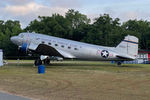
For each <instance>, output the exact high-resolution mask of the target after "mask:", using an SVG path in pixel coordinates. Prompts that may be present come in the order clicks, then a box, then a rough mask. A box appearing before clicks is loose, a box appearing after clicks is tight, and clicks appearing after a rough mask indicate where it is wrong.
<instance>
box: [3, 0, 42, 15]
mask: <svg viewBox="0 0 150 100" xmlns="http://www.w3.org/2000/svg"><path fill="white" fill-rule="evenodd" d="M43 7H44V6H43V5H39V4H36V3H34V2H31V3H29V4H26V5H15V6H14V5H13V6H6V8H5V11H6V12H8V13H12V14H13V15H26V14H28V13H31V12H34V11H37V10H39V9H40V8H43Z"/></svg>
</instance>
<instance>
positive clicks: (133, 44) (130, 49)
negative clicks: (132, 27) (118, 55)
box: [116, 35, 138, 57]
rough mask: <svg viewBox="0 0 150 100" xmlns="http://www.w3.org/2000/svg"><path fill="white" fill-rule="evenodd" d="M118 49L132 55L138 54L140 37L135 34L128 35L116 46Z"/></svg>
mask: <svg viewBox="0 0 150 100" xmlns="http://www.w3.org/2000/svg"><path fill="white" fill-rule="evenodd" d="M116 49H117V51H120V52H122V53H125V54H128V55H130V56H132V57H137V55H138V38H137V37H135V36H130V35H128V36H126V37H125V38H124V40H123V41H121V43H120V44H119V45H118V46H117V47H116Z"/></svg>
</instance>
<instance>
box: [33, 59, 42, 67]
mask: <svg viewBox="0 0 150 100" xmlns="http://www.w3.org/2000/svg"><path fill="white" fill-rule="evenodd" d="M34 65H35V66H38V65H42V60H40V59H37V60H35V62H34Z"/></svg>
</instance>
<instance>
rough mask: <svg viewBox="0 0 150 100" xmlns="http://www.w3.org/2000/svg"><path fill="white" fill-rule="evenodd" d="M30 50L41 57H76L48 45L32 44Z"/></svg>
mask: <svg viewBox="0 0 150 100" xmlns="http://www.w3.org/2000/svg"><path fill="white" fill-rule="evenodd" d="M28 49H29V50H31V51H32V52H35V53H37V54H40V55H49V56H60V57H64V58H75V56H73V55H72V54H70V53H68V52H66V51H63V50H60V49H56V48H54V47H52V46H49V45H46V44H34V43H31V44H30V45H29V46H28Z"/></svg>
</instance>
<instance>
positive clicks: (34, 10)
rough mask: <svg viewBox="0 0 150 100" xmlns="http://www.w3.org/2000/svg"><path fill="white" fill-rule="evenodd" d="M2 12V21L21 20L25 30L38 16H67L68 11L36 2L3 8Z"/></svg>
mask: <svg viewBox="0 0 150 100" xmlns="http://www.w3.org/2000/svg"><path fill="white" fill-rule="evenodd" d="M0 11H3V12H2V13H3V14H2V15H3V16H2V19H4V20H6V19H12V20H19V21H20V22H21V25H22V28H25V27H26V26H27V25H28V24H29V23H30V21H32V20H34V19H36V18H37V17H38V16H51V15H52V14H54V13H59V14H61V15H65V13H66V12H67V11H68V9H67V8H61V7H49V6H45V5H42V4H37V3H35V2H30V3H28V4H25V5H11V6H10V5H9V6H6V7H5V8H1V9H0ZM6 16H7V17H6Z"/></svg>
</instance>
